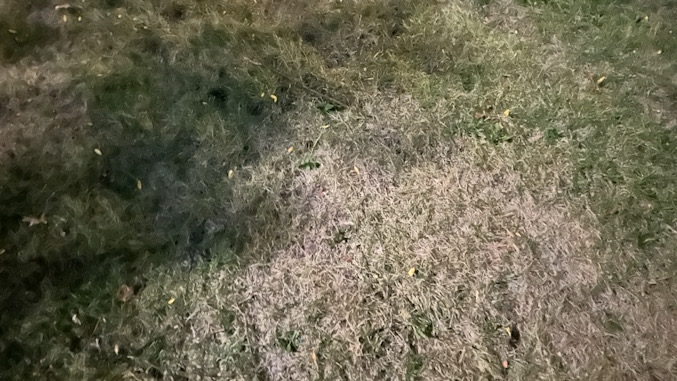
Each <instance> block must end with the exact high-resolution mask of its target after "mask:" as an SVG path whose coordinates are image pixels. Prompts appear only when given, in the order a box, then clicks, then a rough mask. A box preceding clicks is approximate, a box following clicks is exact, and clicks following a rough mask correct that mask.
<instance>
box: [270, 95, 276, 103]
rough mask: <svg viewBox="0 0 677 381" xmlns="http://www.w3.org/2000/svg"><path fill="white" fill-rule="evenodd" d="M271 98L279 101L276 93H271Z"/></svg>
mask: <svg viewBox="0 0 677 381" xmlns="http://www.w3.org/2000/svg"><path fill="white" fill-rule="evenodd" d="M270 99H272V100H273V102H277V95H275V94H270Z"/></svg>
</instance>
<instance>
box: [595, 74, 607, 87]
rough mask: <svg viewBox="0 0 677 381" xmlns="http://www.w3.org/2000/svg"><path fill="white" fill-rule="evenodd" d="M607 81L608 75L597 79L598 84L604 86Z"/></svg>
mask: <svg viewBox="0 0 677 381" xmlns="http://www.w3.org/2000/svg"><path fill="white" fill-rule="evenodd" d="M604 81H606V76H602V77H600V78H599V79H598V80H597V86H602V84H603V83H604Z"/></svg>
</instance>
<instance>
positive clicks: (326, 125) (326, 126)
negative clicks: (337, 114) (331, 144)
mask: <svg viewBox="0 0 677 381" xmlns="http://www.w3.org/2000/svg"><path fill="white" fill-rule="evenodd" d="M321 128H329V125H328V124H325V125H324V126H322V127H321Z"/></svg>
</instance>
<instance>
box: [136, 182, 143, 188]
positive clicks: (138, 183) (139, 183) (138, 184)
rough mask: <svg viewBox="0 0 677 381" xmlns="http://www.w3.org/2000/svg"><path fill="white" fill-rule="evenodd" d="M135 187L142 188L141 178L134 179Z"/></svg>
mask: <svg viewBox="0 0 677 381" xmlns="http://www.w3.org/2000/svg"><path fill="white" fill-rule="evenodd" d="M136 189H138V190H141V189H143V184H141V180H139V179H136Z"/></svg>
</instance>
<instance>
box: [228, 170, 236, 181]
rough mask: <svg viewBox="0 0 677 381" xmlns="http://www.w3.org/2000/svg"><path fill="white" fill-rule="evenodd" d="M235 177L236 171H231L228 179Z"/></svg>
mask: <svg viewBox="0 0 677 381" xmlns="http://www.w3.org/2000/svg"><path fill="white" fill-rule="evenodd" d="M233 176H235V171H233V170H232V169H231V170H229V171H228V178H229V179H232V178H233Z"/></svg>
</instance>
